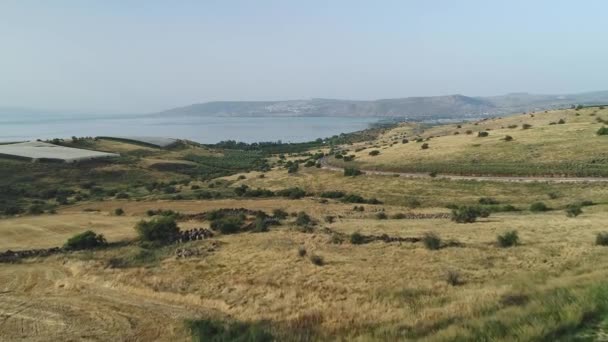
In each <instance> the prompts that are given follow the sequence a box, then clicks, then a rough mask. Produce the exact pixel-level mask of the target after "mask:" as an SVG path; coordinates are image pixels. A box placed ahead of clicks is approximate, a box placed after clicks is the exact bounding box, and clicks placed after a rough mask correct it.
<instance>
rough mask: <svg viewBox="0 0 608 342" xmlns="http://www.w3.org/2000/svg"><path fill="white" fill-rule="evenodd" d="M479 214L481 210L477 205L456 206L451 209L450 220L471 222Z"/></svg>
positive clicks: (475, 219)
mask: <svg viewBox="0 0 608 342" xmlns="http://www.w3.org/2000/svg"><path fill="white" fill-rule="evenodd" d="M481 214H482V212H481V210H480V208H478V207H470V206H463V207H458V208H455V209H452V221H455V222H457V223H473V222H475V221H477V218H478V217H479V216H481ZM484 214H485V213H484Z"/></svg>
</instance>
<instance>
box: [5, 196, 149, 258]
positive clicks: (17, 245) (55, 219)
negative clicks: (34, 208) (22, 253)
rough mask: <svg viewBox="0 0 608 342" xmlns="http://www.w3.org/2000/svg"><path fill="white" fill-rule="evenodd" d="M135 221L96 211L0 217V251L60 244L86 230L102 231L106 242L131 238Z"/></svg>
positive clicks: (126, 217)
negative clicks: (1, 218)
mask: <svg viewBox="0 0 608 342" xmlns="http://www.w3.org/2000/svg"><path fill="white" fill-rule="evenodd" d="M116 208H117V207H116ZM114 209H115V208H113V209H112V211H113V210H114ZM136 221H137V219H136V218H135V217H131V216H112V215H110V214H109V213H95V212H90V213H84V212H73V213H66V214H62V215H40V216H25V217H19V218H7V219H3V220H0V235H1V236H2V239H0V251H4V250H7V249H12V250H19V249H29V248H48V247H55V246H62V245H63V244H64V243H65V241H66V240H67V239H68V238H69V237H71V236H73V235H74V234H77V233H82V232H84V231H86V230H93V231H95V232H96V233H100V234H103V235H104V236H105V237H106V238H107V239H108V240H109V241H118V240H123V239H126V238H133V237H134V235H135V234H134V230H133V226H134V224H135V222H136Z"/></svg>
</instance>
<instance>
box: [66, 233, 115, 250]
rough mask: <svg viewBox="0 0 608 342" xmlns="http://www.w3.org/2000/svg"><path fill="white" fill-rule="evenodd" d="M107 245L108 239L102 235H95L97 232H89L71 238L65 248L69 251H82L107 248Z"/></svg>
mask: <svg viewBox="0 0 608 342" xmlns="http://www.w3.org/2000/svg"><path fill="white" fill-rule="evenodd" d="M106 244H107V242H106V239H105V238H104V236H103V235H102V234H95V232H93V231H91V230H87V231H86V232H84V233H80V234H77V235H74V236H72V237H71V238H69V239H68V241H67V242H66V243H65V245H63V248H65V249H67V250H82V249H89V248H95V247H101V246H105V245H106Z"/></svg>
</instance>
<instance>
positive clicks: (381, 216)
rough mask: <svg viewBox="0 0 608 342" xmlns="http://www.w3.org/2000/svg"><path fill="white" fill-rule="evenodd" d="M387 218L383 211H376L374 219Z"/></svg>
mask: <svg viewBox="0 0 608 342" xmlns="http://www.w3.org/2000/svg"><path fill="white" fill-rule="evenodd" d="M387 218H388V216H387V215H386V213H385V212H383V211H381V212H379V213H376V219H378V220H386V219H387Z"/></svg>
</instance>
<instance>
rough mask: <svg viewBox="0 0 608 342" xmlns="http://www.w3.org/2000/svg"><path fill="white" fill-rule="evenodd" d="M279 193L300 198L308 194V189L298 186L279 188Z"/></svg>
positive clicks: (292, 197)
mask: <svg viewBox="0 0 608 342" xmlns="http://www.w3.org/2000/svg"><path fill="white" fill-rule="evenodd" d="M277 195H279V196H283V197H287V198H289V199H300V198H302V197H304V196H306V191H304V190H302V189H300V188H298V187H293V188H287V189H283V190H279V191H277Z"/></svg>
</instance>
